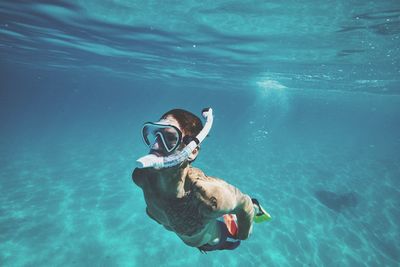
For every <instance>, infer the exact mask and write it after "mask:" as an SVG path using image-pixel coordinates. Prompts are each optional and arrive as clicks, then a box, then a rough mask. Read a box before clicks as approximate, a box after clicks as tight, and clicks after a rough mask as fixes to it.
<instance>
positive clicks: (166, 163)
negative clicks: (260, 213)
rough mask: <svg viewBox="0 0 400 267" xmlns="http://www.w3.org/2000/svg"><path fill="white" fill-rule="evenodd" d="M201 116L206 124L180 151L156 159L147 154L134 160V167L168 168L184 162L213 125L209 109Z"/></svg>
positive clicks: (204, 110) (154, 156) (203, 111)
mask: <svg viewBox="0 0 400 267" xmlns="http://www.w3.org/2000/svg"><path fill="white" fill-rule="evenodd" d="M202 115H203V117H204V118H205V119H206V123H205V125H204V127H203V129H202V130H201V131H200V133H199V134H198V135H197V136H196V138H194V140H193V141H191V142H190V143H189V144H188V145H187V146H186V147H185V148H184V149H183V150H182V151H180V152H178V153H175V154H172V155H170V156H167V157H157V156H156V155H153V154H149V155H146V156H144V157H141V158H139V159H138V160H136V167H137V168H139V169H143V168H156V169H162V168H168V167H173V166H176V165H178V164H180V163H182V162H183V161H185V160H186V159H187V158H189V156H190V155H191V154H192V152H193V151H194V150H195V149H196V147H197V146H198V145H199V144H200V143H201V142H203V140H204V139H205V138H206V136H207V135H208V133H209V132H210V130H211V127H212V124H213V120H214V117H213V113H212V109H211V108H205V109H203V110H202Z"/></svg>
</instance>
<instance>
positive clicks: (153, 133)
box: [142, 123, 182, 152]
mask: <svg viewBox="0 0 400 267" xmlns="http://www.w3.org/2000/svg"><path fill="white" fill-rule="evenodd" d="M142 134H143V141H144V142H145V143H146V145H147V146H148V147H149V148H152V147H153V146H154V144H155V143H156V142H159V143H160V144H162V145H163V146H164V148H165V150H166V151H167V152H171V151H173V150H175V149H176V148H177V147H178V146H179V144H180V141H181V136H182V134H181V132H180V131H179V129H178V128H176V127H175V126H173V125H163V124H156V123H145V125H144V126H143V130H142Z"/></svg>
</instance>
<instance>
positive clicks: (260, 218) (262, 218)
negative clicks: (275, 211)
mask: <svg viewBox="0 0 400 267" xmlns="http://www.w3.org/2000/svg"><path fill="white" fill-rule="evenodd" d="M251 201H252V202H253V204H254V205H256V206H257V208H258V212H257V214H256V215H255V216H254V219H253V220H254V222H255V223H262V222H267V221H269V220H271V219H272V217H271V215H269V213H268V212H266V211H265V210H264V209H263V207H261V205H260V203H259V202H258V200H257V199H255V198H252V199H251Z"/></svg>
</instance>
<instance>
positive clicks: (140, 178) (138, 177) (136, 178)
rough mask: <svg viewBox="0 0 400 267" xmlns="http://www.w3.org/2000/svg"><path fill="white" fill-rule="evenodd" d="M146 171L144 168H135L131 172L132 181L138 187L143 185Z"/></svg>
mask: <svg viewBox="0 0 400 267" xmlns="http://www.w3.org/2000/svg"><path fill="white" fill-rule="evenodd" d="M147 173H148V172H146V171H145V170H144V169H139V168H135V169H134V170H133V172H132V181H133V182H134V183H135V184H136V185H137V186H139V187H143V185H144V181H145V180H146V177H147Z"/></svg>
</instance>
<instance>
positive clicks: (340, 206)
mask: <svg viewBox="0 0 400 267" xmlns="http://www.w3.org/2000/svg"><path fill="white" fill-rule="evenodd" d="M314 195H315V197H316V198H317V199H318V200H319V202H321V203H322V204H324V205H325V206H326V207H328V208H330V209H331V210H334V211H336V212H341V211H342V210H344V209H346V208H349V207H355V206H356V205H357V203H358V198H357V194H356V193H354V192H349V193H343V194H339V193H335V192H331V191H326V190H318V191H316V192H315V193H314Z"/></svg>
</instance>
